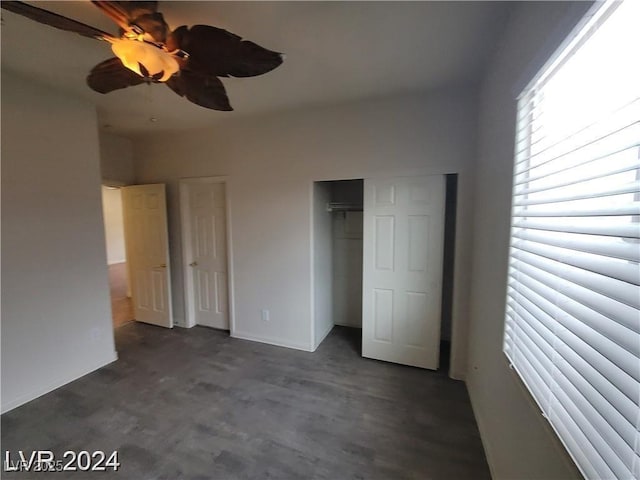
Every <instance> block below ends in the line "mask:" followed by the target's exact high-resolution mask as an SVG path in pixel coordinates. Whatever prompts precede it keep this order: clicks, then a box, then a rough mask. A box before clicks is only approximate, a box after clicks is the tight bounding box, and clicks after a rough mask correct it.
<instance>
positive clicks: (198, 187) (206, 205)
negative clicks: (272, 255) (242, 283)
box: [181, 179, 229, 330]
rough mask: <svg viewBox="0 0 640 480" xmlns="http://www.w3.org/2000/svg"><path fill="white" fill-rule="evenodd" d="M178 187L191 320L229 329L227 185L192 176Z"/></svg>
mask: <svg viewBox="0 0 640 480" xmlns="http://www.w3.org/2000/svg"><path fill="white" fill-rule="evenodd" d="M207 180H209V181H207ZM181 188H182V189H183V192H182V198H183V200H185V201H186V205H185V207H186V208H185V210H183V214H184V217H183V218H186V220H187V221H186V222H185V223H183V229H184V231H185V233H186V237H185V245H186V246H187V247H186V249H185V264H186V265H187V267H186V268H187V271H186V273H185V276H186V277H187V285H186V297H187V303H188V305H187V308H188V314H189V316H190V317H192V320H191V321H190V323H191V324H193V323H196V324H198V325H206V326H208V327H214V328H220V329H224V330H228V329H229V308H228V293H227V292H228V275H227V228H226V227H227V219H226V209H227V205H226V186H225V184H224V183H222V182H219V181H214V180H212V179H201V180H200V179H194V180H191V181H190V180H185V181H183V183H182V184H181Z"/></svg>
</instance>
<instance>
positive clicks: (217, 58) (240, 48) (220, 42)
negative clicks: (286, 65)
mask: <svg viewBox="0 0 640 480" xmlns="http://www.w3.org/2000/svg"><path fill="white" fill-rule="evenodd" d="M176 48H179V49H181V50H184V51H185V52H187V53H188V54H189V58H188V60H187V64H186V67H185V68H187V69H189V70H191V71H194V72H198V73H205V74H208V75H215V76H218V77H254V76H256V75H262V74H263V73H267V72H270V71H271V70H273V69H274V68H276V67H278V66H279V65H280V64H281V63H282V60H283V56H282V54H281V53H278V52H272V51H271V50H267V49H266V48H263V47H261V46H260V45H257V44H255V43H253V42H250V41H248V40H243V39H242V38H240V37H239V36H237V35H234V34H233V33H231V32H228V31H226V30H223V29H221V28H216V27H212V26H209V25H194V26H193V27H191V28H190V29H189V28H187V27H186V26H182V27H179V28H177V29H176V30H175V31H173V32H172V33H171V34H170V35H169V37H168V38H167V49H168V50H169V51H172V50H174V49H176Z"/></svg>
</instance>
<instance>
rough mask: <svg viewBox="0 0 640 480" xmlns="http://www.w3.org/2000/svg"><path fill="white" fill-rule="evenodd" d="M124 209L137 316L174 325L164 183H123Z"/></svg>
mask: <svg viewBox="0 0 640 480" xmlns="http://www.w3.org/2000/svg"><path fill="white" fill-rule="evenodd" d="M122 209H123V214H124V229H125V242H126V246H127V261H128V262H129V274H130V276H129V278H130V283H131V293H132V298H133V308H134V316H135V319H136V320H137V321H139V322H145V323H152V324H154V325H159V326H161V327H167V328H171V327H173V315H172V312H171V285H170V274H169V242H168V239H167V207H166V200H165V187H164V184H156V185H134V186H129V187H123V188H122Z"/></svg>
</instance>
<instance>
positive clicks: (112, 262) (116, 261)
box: [107, 258, 127, 266]
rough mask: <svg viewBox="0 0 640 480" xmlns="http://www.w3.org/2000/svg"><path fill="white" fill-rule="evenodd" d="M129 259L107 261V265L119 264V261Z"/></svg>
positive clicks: (122, 261)
mask: <svg viewBox="0 0 640 480" xmlns="http://www.w3.org/2000/svg"><path fill="white" fill-rule="evenodd" d="M126 262H127V259H126V258H123V259H122V260H111V261H109V262H107V265H109V266H111V265H117V264H119V263H126Z"/></svg>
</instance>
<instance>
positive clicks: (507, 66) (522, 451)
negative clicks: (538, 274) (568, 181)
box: [467, 2, 590, 479]
mask: <svg viewBox="0 0 640 480" xmlns="http://www.w3.org/2000/svg"><path fill="white" fill-rule="evenodd" d="M589 6H590V5H589V3H587V2H582V3H576V4H568V3H563V2H523V3H519V4H518V5H517V7H516V9H515V11H514V12H513V15H512V17H511V19H510V22H509V26H508V30H507V32H506V34H505V36H504V38H503V40H502V42H501V47H500V49H499V50H498V51H497V53H496V55H495V58H494V59H493V62H492V64H491V67H490V69H489V71H488V74H487V76H486V78H485V81H484V85H483V88H482V91H481V109H480V117H479V133H480V134H479V164H478V169H477V172H478V175H477V181H476V193H477V194H476V199H475V206H476V216H475V219H474V225H475V229H474V238H475V241H474V248H473V258H474V261H473V268H472V276H473V288H472V302H471V312H472V313H471V318H472V324H471V331H470V337H469V347H470V348H469V374H468V377H467V380H468V382H467V385H468V388H469V394H470V396H471V400H472V404H473V407H474V411H475V414H476V418H477V420H478V425H479V428H480V432H481V434H482V439H483V442H484V445H485V451H486V453H487V457H488V460H489V464H490V465H491V469H492V473H493V478H495V479H570V478H580V474H579V473H578V471H577V469H576V468H575V467H574V465H573V463H572V461H571V460H570V459H569V457H568V456H567V454H566V453H565V451H564V449H563V447H562V446H561V445H560V443H559V441H558V440H557V438H556V436H555V435H554V433H553V432H552V431H551V429H550V427H549V426H548V424H547V422H546V420H544V419H543V418H542V415H541V413H540V412H539V410H538V408H537V407H536V406H535V405H534V403H533V401H532V399H531V397H530V395H529V394H528V392H527V391H525V389H524V387H523V386H522V384H521V382H520V380H519V379H518V378H517V376H516V374H515V372H514V371H513V370H511V369H510V368H509V365H508V362H507V359H506V357H505V356H504V354H503V353H502V337H503V329H504V312H505V306H504V303H505V296H506V278H507V255H508V245H509V223H510V220H509V216H510V209H511V175H512V171H513V152H514V136H515V126H514V123H515V118H516V101H515V98H516V96H517V95H518V94H519V93H520V91H521V90H522V88H524V87H525V86H526V83H527V82H528V81H529V79H530V78H531V77H532V76H533V75H534V74H535V73H536V71H537V70H538V68H540V67H541V65H542V63H543V62H544V61H545V60H546V58H547V57H548V56H549V55H550V54H551V53H552V52H553V51H554V49H555V47H556V46H557V45H558V43H559V42H560V41H561V40H562V39H563V38H564V36H566V35H567V34H568V33H569V31H570V29H571V27H572V25H573V24H575V22H576V21H577V20H578V19H579V18H580V17H581V16H582V14H583V12H584V11H585V10H586V9H588V8H589Z"/></svg>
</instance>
